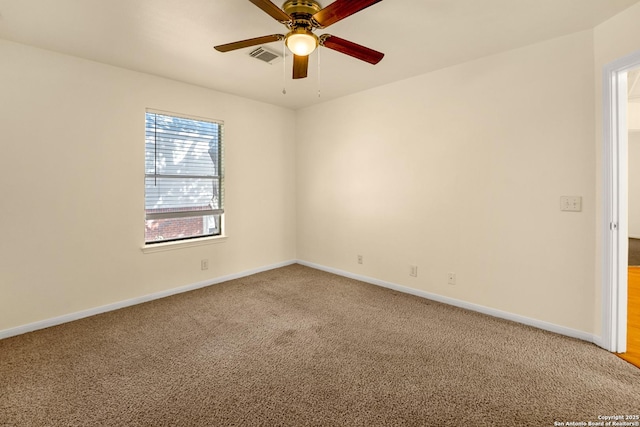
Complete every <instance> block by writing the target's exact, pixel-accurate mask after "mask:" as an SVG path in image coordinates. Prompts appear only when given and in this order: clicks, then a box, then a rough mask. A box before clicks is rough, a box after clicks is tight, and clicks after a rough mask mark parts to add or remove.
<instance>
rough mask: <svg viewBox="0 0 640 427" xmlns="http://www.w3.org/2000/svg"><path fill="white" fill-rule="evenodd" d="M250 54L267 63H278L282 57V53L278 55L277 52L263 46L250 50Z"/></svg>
mask: <svg viewBox="0 0 640 427" xmlns="http://www.w3.org/2000/svg"><path fill="white" fill-rule="evenodd" d="M249 56H251V57H253V58H256V59H259V60H260V61H264V62H266V63H267V64H273V63H276V62H278V60H279V59H280V58H282V56H281V55H278V54H277V53H275V52H273V51H270V50H268V49H266V48H264V47H262V46H260V47H259V48H257V49H255V50H252V51H251V52H249Z"/></svg>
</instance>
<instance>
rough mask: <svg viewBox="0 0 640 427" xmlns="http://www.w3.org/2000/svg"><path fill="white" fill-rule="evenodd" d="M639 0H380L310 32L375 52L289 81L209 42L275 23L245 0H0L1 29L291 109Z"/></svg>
mask: <svg viewBox="0 0 640 427" xmlns="http://www.w3.org/2000/svg"><path fill="white" fill-rule="evenodd" d="M638 1H640V0H384V1H382V2H380V3H377V4H375V5H373V6H371V7H369V8H367V9H365V10H363V11H361V12H359V13H357V14H355V15H352V16H351V17H348V18H346V19H345V20H343V21H340V22H338V23H336V24H334V25H332V26H331V27H329V28H327V29H325V30H321V31H317V34H324V33H330V34H334V35H336V36H340V37H342V38H346V39H348V40H351V41H354V42H356V43H360V44H363V45H365V46H368V47H370V48H372V49H375V50H379V51H382V52H384V53H385V54H386V56H385V58H384V59H383V60H382V62H380V63H379V64H378V65H375V66H373V65H370V64H367V63H364V62H361V61H358V60H356V59H354V58H351V57H348V56H345V55H342V54H340V53H337V52H335V51H331V50H328V49H321V58H320V59H321V65H322V66H321V75H320V82H318V68H317V57H316V56H315V55H316V54H315V53H314V54H312V57H311V59H310V65H309V77H308V78H306V79H301V80H296V81H294V80H292V79H291V62H290V58H287V59H288V60H287V64H286V79H285V75H284V74H285V70H284V69H283V64H282V62H281V63H280V64H275V65H269V64H266V63H264V62H261V61H259V60H256V59H253V58H251V57H249V56H248V52H249V51H250V50H251V48H247V49H242V50H238V51H234V52H229V53H219V52H216V51H214V50H213V48H212V47H213V46H214V45H218V44H224V43H229V42H233V41H237V40H242V39H247V38H252V37H257V36H262V35H268V34H274V33H280V34H284V33H285V30H286V29H285V27H284V26H282V25H281V24H279V23H278V22H276V21H275V20H274V19H272V18H271V17H270V16H269V15H267V14H265V13H264V12H263V11H261V10H260V9H259V8H257V7H256V6H254V5H253V4H252V3H250V2H249V1H248V0H183V1H176V0H0V38H4V39H7V40H13V41H17V42H20V43H25V44H29V45H33V46H37V47H41V48H45V49H50V50H54V51H58V52H62V53H66V54H70V55H74V56H79V57H83V58H87V59H91V60H95V61H99V62H103V63H107V64H112V65H116V66H119V67H124V68H128V69H132V70H137V71H142V72H146V73H150V74H155V75H159V76H164V77H168V78H172V79H175V80H180V81H184V82H187V83H192V84H196V85H199V86H203V87H207V88H211V89H216V90H219V91H223V92H227V93H233V94H237V95H241V96H244V97H248V98H252V99H256V100H260V101H264V102H268V103H272V104H277V105H281V106H284V107H288V108H301V107H305V106H309V105H312V104H314V103H318V102H322V101H326V100H328V99H332V98H336V97H340V96H344V95H347V94H350V93H355V92H358V91H361V90H365V89H368V88H371V87H375V86H379V85H382V84H386V83H390V82H392V81H396V80H401V79H405V78H408V77H411V76H414V75H418V74H423V73H426V72H429V71H433V70H436V69H440V68H444V67H447V66H451V65H454V64H459V63H462V62H466V61H469V60H472V59H475V58H479V57H482V56H486V55H490V54H494V53H498V52H501V51H505V50H509V49H513V48H517V47H520V46H525V45H527V44H531V43H535V42H538V41H542V40H546V39H550V38H554V37H558V36H561V35H565V34H570V33H573V32H576V31H580V30H586V29H589V28H593V27H594V26H596V25H597V24H599V23H601V22H603V21H605V20H607V19H608V18H610V17H611V16H613V15H615V14H617V13H619V12H620V11H622V10H624V9H626V8H627V7H629V6H631V5H633V4H635V3H637V2H638ZM332 2H333V1H325V2H324V3H323V6H326V5H327V4H329V3H332ZM277 4H278V6H280V5H281V4H280V3H277ZM267 46H268V47H270V48H273V49H277V50H281V49H282V44H281V43H272V44H269V45H267ZM283 84H284V85H285V86H286V90H287V94H286V95H283V94H282V88H283ZM319 87H320V90H321V98H318V88H319Z"/></svg>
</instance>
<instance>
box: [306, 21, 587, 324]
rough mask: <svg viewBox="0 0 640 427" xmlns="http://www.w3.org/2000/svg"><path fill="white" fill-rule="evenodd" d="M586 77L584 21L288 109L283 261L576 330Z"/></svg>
mask: <svg viewBox="0 0 640 427" xmlns="http://www.w3.org/2000/svg"><path fill="white" fill-rule="evenodd" d="M593 79H594V75H593V38H592V32H591V31H586V32H581V33H577V34H574V35H571V36H567V37H562V38H559V39H554V40H551V41H547V42H543V43H539V44H536V45H532V46H528V47H525V48H522V49H518V50H515V51H510V52H506V53H503V54H499V55H495V56H490V57H486V58H483V59H480V60H477V61H473V62H470V63H466V64H462V65H459V66H455V67H451V68H448V69H444V70H440V71H436V72H433V73H429V74H426V75H422V76H419V77H415V78H411V79H408V80H404V81H400V82H396V83H393V84H390V85H387V86H383V87H379V88H376V89H373V90H369V91H366V92H362V93H359V94H356V95H353V96H349V97H345V98H341V99H338V100H335V101H332V102H327V103H324V104H322V105H319V106H315V107H311V108H307V109H304V110H300V111H298V114H297V142H298V152H297V173H298V189H297V208H298V228H297V230H298V235H297V241H298V244H297V247H298V258H299V259H302V260H306V261H309V262H312V263H317V264H320V265H325V266H329V267H332V268H337V269H341V270H345V271H348V272H352V273H356V274H361V275H365V276H369V277H373V278H376V279H379V280H384V281H388V282H392V283H397V284H400V285H404V286H409V287H412V288H415V289H419V290H424V291H427V292H432V293H436V294H439V295H442V296H446V297H452V298H456V299H459V300H463V301H465V302H470V303H475V304H480V305H483V306H486V307H490V308H494V309H499V310H503V311H506V312H510V313H514V314H518V315H520V316H526V317H530V318H533V319H537V320H541V321H546V322H551V323H553V324H556V325H560V326H564V327H567V328H572V329H574V330H577V331H583V332H587V333H591V332H592V329H593V314H592V312H593V305H594V291H593V282H594V266H593V253H594V239H595V230H594V208H595V206H594V197H595V191H594V189H595V181H594V176H595V172H594V165H595V162H594V152H593V148H592V147H593V143H594V125H593V123H594V111H593V104H594V95H593V81H594V80H593ZM562 195H578V196H582V197H583V212H580V213H569V212H561V211H560V209H559V199H560V196H562ZM357 254H362V255H363V256H364V264H363V265H358V264H357V263H356V255H357ZM410 264H415V265H418V272H419V274H418V278H417V279H413V278H410V277H409V274H408V273H409V265H410ZM448 272H455V273H456V274H457V282H458V283H457V284H456V285H455V286H451V285H448V284H447V273H448Z"/></svg>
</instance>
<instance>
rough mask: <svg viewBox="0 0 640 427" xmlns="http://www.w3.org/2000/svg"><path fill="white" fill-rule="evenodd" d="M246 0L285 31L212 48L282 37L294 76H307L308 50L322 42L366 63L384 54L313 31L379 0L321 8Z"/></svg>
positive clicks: (344, 0)
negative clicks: (279, 24) (290, 57)
mask: <svg viewBox="0 0 640 427" xmlns="http://www.w3.org/2000/svg"><path fill="white" fill-rule="evenodd" d="M249 1H250V2H251V3H253V4H255V5H256V6H258V7H259V8H260V9H262V10H263V11H264V12H266V13H267V14H269V15H271V17H272V18H274V19H275V20H276V21H278V22H280V23H281V24H284V25H285V26H286V27H287V29H288V30H289V32H288V33H287V34H286V35H284V34H272V35H269V36H263V37H256V38H252V39H247V40H241V41H237V42H234V43H228V44H223V45H219V46H215V47H214V49H216V50H217V51H219V52H230V51H232V50H236V49H242V48H245V47H249V46H255V45H259V44H263V43H271V42H275V41H279V40H284V41H285V44H286V45H287V47H288V48H289V50H290V51H291V53H293V78H294V79H303V78H305V77H307V69H308V66H309V54H310V53H311V52H313V51H314V50H315V49H316V48H317V47H318V46H324V47H326V48H329V49H332V50H335V51H338V52H341V53H344V54H345V55H349V56H352V57H354V58H357V59H360V60H362V61H365V62H368V63H370V64H377V63H378V62H380V61H381V60H382V58H383V57H384V53H381V52H378V51H375V50H373V49H369V48H368V47H365V46H361V45H359V44H357V43H353V42H350V41H348V40H345V39H341V38H340V37H336V36H333V35H331V34H323V35H321V36H320V37H318V36H316V35H315V34H313V31H314V30H315V29H318V28H326V27H328V26H329V25H332V24H335V23H336V22H338V21H340V20H342V19H344V18H346V17H348V16H350V15H353V14H354V13H356V12H360V11H361V10H362V9H365V8H367V7H369V6H371V5H373V4H376V3H378V2H380V1H382V0H336V1H335V2H333V3H331V4H330V5H329V6H327V7H325V8H322V7H321V6H320V3H318V2H317V1H316V0H286V1H285V2H284V4H283V5H282V9H280V8H279V7H278V6H276V5H275V4H273V3H272V2H271V1H269V0H249Z"/></svg>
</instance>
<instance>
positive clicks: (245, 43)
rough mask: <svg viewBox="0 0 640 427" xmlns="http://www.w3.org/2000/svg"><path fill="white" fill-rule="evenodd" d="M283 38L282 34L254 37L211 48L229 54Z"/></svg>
mask: <svg viewBox="0 0 640 427" xmlns="http://www.w3.org/2000/svg"><path fill="white" fill-rule="evenodd" d="M283 38H284V36H283V35H282V34H272V35H270V36H263V37H256V38H253V39H247V40H241V41H239V42H233V43H227V44H221V45H220V46H214V47H213V48H214V49H215V50H217V51H218V52H230V51H232V50H236V49H242V48H243V47H249V46H255V45H258V44H263V43H271V42H277V41H278V40H282V39H283Z"/></svg>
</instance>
